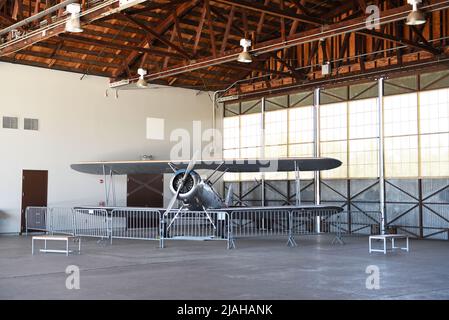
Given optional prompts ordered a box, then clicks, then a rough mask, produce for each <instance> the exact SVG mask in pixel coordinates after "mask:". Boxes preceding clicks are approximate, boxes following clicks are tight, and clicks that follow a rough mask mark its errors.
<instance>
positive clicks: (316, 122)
mask: <svg viewBox="0 0 449 320" xmlns="http://www.w3.org/2000/svg"><path fill="white" fill-rule="evenodd" d="M320 91H321V90H320V88H316V89H315V92H314V102H313V136H314V152H313V156H314V157H319V156H320V153H321V152H320V130H321V128H320ZM314 184H315V204H316V205H319V204H321V196H320V172H319V171H315V172H314ZM316 232H317V233H320V232H321V230H320V217H319V216H318V217H317V223H316Z"/></svg>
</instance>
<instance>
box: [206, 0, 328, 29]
mask: <svg viewBox="0 0 449 320" xmlns="http://www.w3.org/2000/svg"><path fill="white" fill-rule="evenodd" d="M211 1H212V2H217V3H221V4H227V5H229V6H236V7H240V8H244V9H247V10H251V11H256V12H260V13H265V14H269V15H272V16H276V17H279V18H286V19H290V20H298V21H301V22H305V23H308V24H312V25H315V26H320V25H323V24H324V22H323V21H322V20H321V19H317V18H313V17H310V16H307V15H304V14H297V13H296V12H294V11H292V10H289V9H284V10H281V9H279V8H278V7H275V6H270V5H263V4H260V3H257V2H254V1H252V2H249V1H246V0H211Z"/></svg>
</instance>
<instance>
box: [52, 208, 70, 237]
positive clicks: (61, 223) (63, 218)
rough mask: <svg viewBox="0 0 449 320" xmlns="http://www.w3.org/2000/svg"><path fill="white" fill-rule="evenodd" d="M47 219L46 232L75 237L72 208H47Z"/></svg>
mask: <svg viewBox="0 0 449 320" xmlns="http://www.w3.org/2000/svg"><path fill="white" fill-rule="evenodd" d="M47 218H48V219H47V222H48V230H47V232H49V233H51V234H54V233H58V234H69V235H75V230H76V229H75V220H74V214H73V209H72V208H49V209H48V216H47Z"/></svg>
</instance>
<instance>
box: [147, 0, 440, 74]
mask: <svg viewBox="0 0 449 320" xmlns="http://www.w3.org/2000/svg"><path fill="white" fill-rule="evenodd" d="M212 1H215V0H212ZM231 2H234V1H231ZM235 2H237V1H235ZM239 2H240V1H239ZM447 6H448V4H447V1H446V0H434V1H433V7H432V8H431V9H427V10H426V11H428V12H429V11H431V12H434V11H438V10H443V9H446V8H447ZM409 12H410V6H409V5H404V6H401V7H398V8H393V9H388V10H384V11H382V12H381V13H380V18H381V24H382V25H386V24H389V23H392V22H396V21H400V20H403V19H405V18H406V17H407V15H408V14H409ZM365 19H366V18H365V16H360V17H357V18H353V19H350V20H345V21H343V22H336V23H334V24H331V25H326V26H322V27H318V28H314V29H309V30H306V31H303V32H300V33H297V34H294V35H291V36H288V37H287V38H286V40H285V41H284V40H283V39H279V38H276V39H272V40H269V41H265V42H262V43H258V44H256V45H255V46H253V48H252V53H253V54H254V55H256V56H259V55H261V54H264V53H269V52H273V51H278V50H281V49H285V48H289V47H293V46H297V45H300V44H305V43H310V42H314V41H319V40H321V39H323V38H324V39H326V38H331V37H334V36H336V35H343V34H345V33H348V32H359V31H362V30H363V29H365V26H366V24H365V22H366V21H365ZM240 51H241V49H240V48H236V49H234V50H229V51H227V52H225V53H224V54H223V55H218V56H216V57H214V56H210V57H205V58H201V59H198V60H197V61H196V62H194V63H189V64H183V65H176V66H173V67H172V68H169V69H165V70H161V71H160V72H157V73H153V74H151V75H149V76H148V79H149V80H152V79H159V78H165V77H168V76H173V75H176V74H181V73H184V72H189V71H192V70H198V69H203V68H208V67H210V66H212V65H218V64H222V63H227V62H231V61H235V60H236V59H237V56H238V54H239V53H240Z"/></svg>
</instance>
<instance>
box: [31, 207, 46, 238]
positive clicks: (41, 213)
mask: <svg viewBox="0 0 449 320" xmlns="http://www.w3.org/2000/svg"><path fill="white" fill-rule="evenodd" d="M47 212H48V209H47V207H27V208H26V210H25V232H27V233H28V231H30V230H32V231H44V232H48V231H49V224H47Z"/></svg>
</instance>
